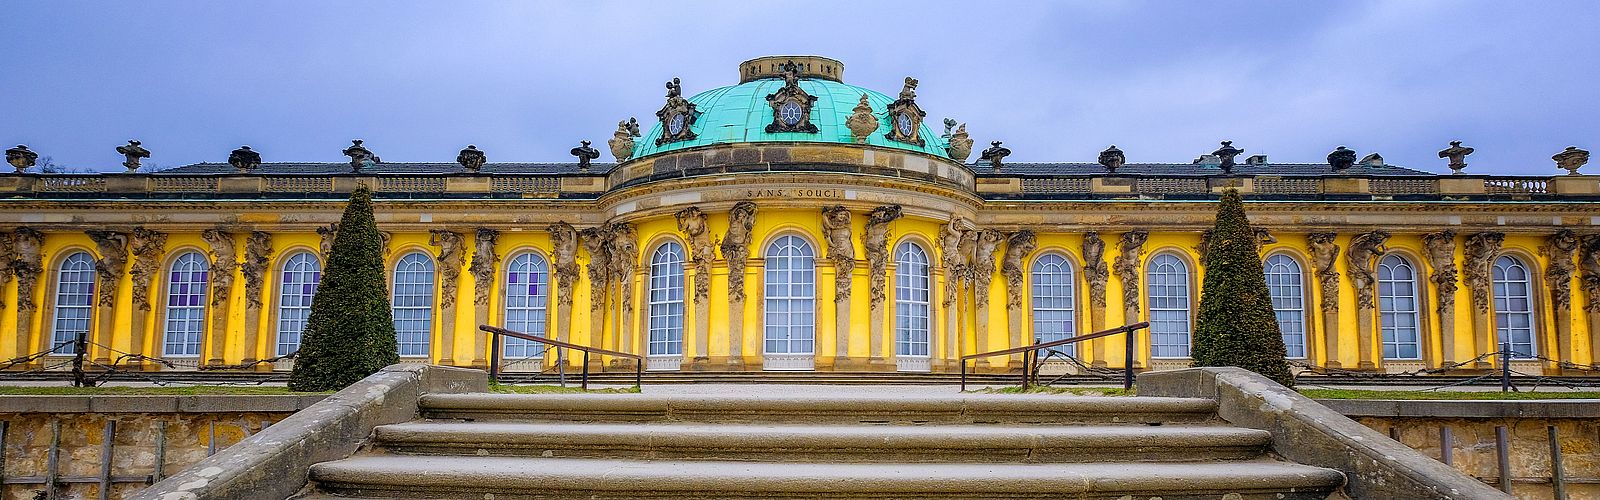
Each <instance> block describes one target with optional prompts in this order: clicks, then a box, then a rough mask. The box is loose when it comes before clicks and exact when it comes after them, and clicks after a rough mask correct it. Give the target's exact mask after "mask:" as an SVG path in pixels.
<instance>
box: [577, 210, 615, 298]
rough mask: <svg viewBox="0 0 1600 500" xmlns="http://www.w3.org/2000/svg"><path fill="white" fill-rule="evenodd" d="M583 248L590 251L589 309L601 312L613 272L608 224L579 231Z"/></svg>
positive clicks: (588, 267)
mask: <svg viewBox="0 0 1600 500" xmlns="http://www.w3.org/2000/svg"><path fill="white" fill-rule="evenodd" d="M578 234H579V236H581V239H582V240H583V249H584V250H585V251H588V252H589V264H588V266H587V269H588V271H589V310H590V311H594V312H599V311H600V309H601V308H602V307H603V306H604V305H605V303H606V284H607V283H608V282H609V281H610V280H609V279H607V277H608V276H609V274H610V272H611V254H610V252H608V250H607V248H608V247H609V242H610V241H611V233H610V231H608V230H607V228H606V226H595V227H591V228H587V229H584V230H583V231H581V232H579V233H578Z"/></svg>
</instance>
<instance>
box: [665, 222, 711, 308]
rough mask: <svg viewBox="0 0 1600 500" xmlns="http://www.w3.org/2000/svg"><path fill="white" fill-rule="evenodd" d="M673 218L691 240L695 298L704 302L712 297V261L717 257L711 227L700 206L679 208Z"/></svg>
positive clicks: (690, 248)
mask: <svg viewBox="0 0 1600 500" xmlns="http://www.w3.org/2000/svg"><path fill="white" fill-rule="evenodd" d="M673 218H675V219H677V220H678V231H680V232H682V233H683V237H684V239H685V240H686V241H688V242H689V264H691V265H693V266H694V300H695V302H697V303H698V302H704V301H706V300H707V299H709V298H711V261H713V260H716V259H717V251H716V243H715V242H713V241H711V240H712V238H711V227H710V226H709V225H708V224H707V223H706V214H705V212H702V211H700V207H689V208H685V209H683V210H679V211H678V213H676V214H674V215H673Z"/></svg>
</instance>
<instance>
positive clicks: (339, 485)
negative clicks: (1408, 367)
mask: <svg viewBox="0 0 1600 500" xmlns="http://www.w3.org/2000/svg"><path fill="white" fill-rule="evenodd" d="M311 477H312V479H313V480H314V481H316V483H317V485H318V488H319V490H318V491H320V492H323V493H332V494H338V495H353V496H365V497H379V498H438V499H473V500H478V499H483V498H494V499H496V500H513V499H534V498H539V499H555V498H584V499H612V498H616V499H621V498H712V499H720V498H751V497H762V498H996V499H1010V498H1061V497H1062V496H1063V495H1067V496H1070V497H1071V498H1074V499H1108V500H1109V499H1115V498H1119V497H1121V496H1123V495H1135V496H1138V497H1140V498H1149V497H1152V496H1159V497H1161V498H1163V499H1167V500H1171V499H1190V498H1193V499H1200V498H1204V499H1208V500H1216V499H1218V498H1229V499H1241V500H1254V499H1263V500H1264V499H1275V500H1276V499H1291V500H1297V499H1318V500H1320V499H1323V498H1326V497H1327V496H1328V494H1329V493H1330V492H1332V491H1333V490H1334V489H1335V488H1338V487H1339V486H1340V485H1341V484H1342V483H1343V481H1344V476H1343V475H1342V474H1340V473H1339V472H1338V471H1334V470H1330V469H1323V468H1318V467H1309V466H1304V465H1297V464H1289V463H1282V462H1272V461H1265V460H1262V461H1248V462H1183V463H1142V464H1138V465H1136V466H1130V465H1129V464H1125V463H1085V464H944V463H940V464H929V463H924V464H901V463H865V464H863V463H854V464H818V463H771V462H723V461H672V460H603V459H581V458H528V457H464V456H397V455H370V456H359V457H354V458H348V459H344V460H338V461H333V462H324V463H321V464H317V465H314V466H312V468H311ZM491 495H492V496H491ZM1225 495H1226V496H1225Z"/></svg>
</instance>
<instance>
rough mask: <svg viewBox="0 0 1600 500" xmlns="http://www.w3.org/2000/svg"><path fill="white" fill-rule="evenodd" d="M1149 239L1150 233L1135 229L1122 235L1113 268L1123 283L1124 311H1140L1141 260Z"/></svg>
mask: <svg viewBox="0 0 1600 500" xmlns="http://www.w3.org/2000/svg"><path fill="white" fill-rule="evenodd" d="M1148 239H1150V233H1149V232H1147V231H1144V230H1142V229H1135V230H1132V231H1128V232H1126V233H1122V240H1121V241H1119V242H1117V251H1118V255H1117V259H1116V261H1115V262H1113V263H1112V264H1111V267H1112V269H1114V270H1115V271H1116V272H1117V279H1118V280H1120V281H1122V308H1123V309H1127V310H1137V309H1139V258H1140V257H1141V256H1143V255H1144V242H1145V241H1146V240H1148ZM1131 320H1132V319H1131V318H1130V321H1131Z"/></svg>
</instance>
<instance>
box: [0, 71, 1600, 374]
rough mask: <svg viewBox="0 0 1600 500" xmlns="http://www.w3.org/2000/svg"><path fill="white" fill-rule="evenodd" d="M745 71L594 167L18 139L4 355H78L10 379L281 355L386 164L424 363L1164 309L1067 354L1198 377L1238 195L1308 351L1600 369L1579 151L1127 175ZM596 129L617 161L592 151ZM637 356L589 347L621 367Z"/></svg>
mask: <svg viewBox="0 0 1600 500" xmlns="http://www.w3.org/2000/svg"><path fill="white" fill-rule="evenodd" d="M738 71H739V75H738V76H739V78H738V80H737V83H736V84H734V85H729V86H723V87H717V88H713V89H710V90H705V91H702V92H699V93H696V94H693V95H689V94H685V93H684V89H685V88H686V87H689V88H692V87H693V86H694V85H695V84H699V83H700V82H699V81H697V82H694V83H693V84H691V83H688V82H680V81H679V80H678V79H676V78H675V79H673V80H672V81H671V82H669V83H668V84H667V87H666V92H667V95H666V99H665V102H664V105H663V106H662V107H661V109H660V110H658V111H656V112H655V116H654V117H647V118H646V119H645V120H644V121H645V122H646V123H644V124H641V123H640V122H639V121H638V120H634V119H629V120H625V121H622V122H621V123H619V124H618V128H617V130H616V131H615V133H614V137H613V138H611V139H610V140H609V141H607V143H606V144H604V145H600V147H598V148H596V147H590V146H589V145H588V143H587V142H585V143H584V144H583V145H581V146H579V147H578V148H574V149H573V150H572V154H573V155H575V156H576V157H577V161H575V162H572V163H498V162H493V161H486V160H488V156H487V155H492V153H493V152H492V151H480V150H478V149H477V148H476V147H473V146H468V147H467V149H465V150H462V151H461V152H460V156H459V158H458V162H457V163H402V162H388V161H382V160H380V159H379V157H378V155H376V154H374V152H373V151H372V150H369V149H368V147H369V146H368V145H364V144H363V143H362V142H361V141H355V142H354V144H352V145H351V146H350V147H349V148H347V149H345V151H344V153H345V154H346V155H347V156H349V157H350V158H351V159H350V161H349V162H341V163H278V162H274V161H271V160H272V159H271V158H270V156H271V152H270V151H261V152H256V151H252V150H250V149H249V148H248V147H242V148H240V149H238V150H236V151H234V152H233V154H232V155H230V156H229V158H228V161H227V162H225V163H224V162H219V163H201V164H194V165H187V166H182V167H177V168H172V169H169V170H163V171H154V172H141V171H137V170H136V169H137V168H138V167H139V160H140V159H141V158H143V157H147V156H148V155H149V152H148V151H147V150H145V149H144V147H143V146H141V145H140V144H138V143H137V142H130V143H129V144H127V145H124V146H120V147H118V148H117V151H118V152H119V153H122V154H123V155H124V156H125V158H126V160H127V162H126V163H124V165H125V166H127V167H128V172H127V173H99V174H60V173H40V172H35V171H33V170H34V169H35V168H34V166H33V163H34V158H35V157H36V153H34V152H32V151H30V150H28V149H27V148H25V147H21V146H19V147H17V148H12V149H11V150H9V151H8V152H7V160H8V161H9V162H10V163H11V164H12V165H13V166H16V167H17V172H16V173H13V174H6V175H0V232H3V233H4V234H3V236H4V238H0V242H3V243H4V245H0V253H3V254H4V255H0V266H3V272H0V279H3V280H4V281H3V282H0V283H3V288H0V290H3V292H0V299H3V303H4V308H3V311H0V333H3V335H0V340H3V342H0V360H3V359H16V358H27V357H28V356H29V355H31V354H34V353H39V352H42V351H47V350H51V349H55V350H54V352H52V353H51V354H50V355H47V356H41V357H37V358H35V359H28V360H26V361H25V362H20V363H16V364H15V366H12V367H11V368H10V369H13V370H16V369H38V368H43V367H49V366H55V365H59V364H60V362H61V360H63V359H67V358H68V357H69V356H70V355H71V354H72V350H73V349H74V345H75V342H74V341H75V340H76V339H78V338H79V337H80V336H83V337H84V338H86V339H87V340H88V341H87V343H86V344H84V345H86V346H87V349H88V352H87V354H88V358H89V359H91V360H92V362H93V363H98V364H100V365H113V364H115V365H116V366H119V367H137V368H138V369H143V370H161V371H170V370H195V369H199V368H203V367H213V368H217V367H221V368H230V367H231V369H235V370H252V371H266V370H273V369H278V370H283V369H287V368H288V367H289V366H291V363H292V359H278V358H280V357H283V356H285V355H289V354H291V353H294V352H295V351H296V350H297V349H298V344H299V338H300V331H301V329H302V328H303V326H304V325H305V321H306V317H307V315H308V312H309V309H310V303H311V298H312V296H313V294H314V293H315V290H316V287H317V282H318V280H319V278H320V276H321V272H322V266H323V263H324V262H325V257H326V256H325V253H326V251H327V248H328V245H329V243H330V242H331V239H332V236H333V235H334V234H335V233H336V232H337V231H338V230H339V228H338V227H337V224H336V223H337V222H338V220H339V218H340V214H341V211H342V209H343V207H344V205H345V204H346V201H347V200H348V198H349V195H350V193H351V192H352V191H353V190H355V189H356V188H357V187H360V186H366V187H370V188H371V189H372V190H373V192H374V200H375V201H374V205H375V212H376V215H377V220H378V226H379V229H380V230H381V231H382V232H383V234H384V237H385V242H384V244H385V246H386V248H385V255H386V256H387V257H386V259H387V266H388V273H389V287H390V289H391V297H390V302H391V304H392V307H393V316H394V322H395V327H396V330H397V333H398V336H399V345H400V354H401V356H402V357H403V358H404V359H407V360H414V361H422V362H429V363H436V364H444V365H456V366H485V365H486V364H487V363H488V359H487V358H488V356H489V355H490V352H491V349H490V348H489V342H490V340H489V339H490V337H489V336H488V335H487V334H485V333H483V332H481V331H479V330H478V326H479V325H494V326H501V327H504V328H507V329H511V330H516V331H521V332H528V333H532V334H536V335H541V336H548V337H553V338H558V339H561V340H565V341H568V342H573V343H577V344H582V345H588V346H594V347H601V348H605V349H611V350H617V351H623V352H628V353H638V354H643V355H646V356H647V359H648V362H647V367H648V369H649V370H685V371H688V370H705V371H759V370H819V371H822V370H832V371H907V372H925V371H936V372H937V371H954V370H958V369H959V368H958V365H957V362H956V360H957V359H958V358H959V357H960V356H961V355H963V354H973V353H978V352H987V351H992V350H999V349H1004V348H1008V347H1015V346H1020V345H1023V344H1025V343H1031V342H1034V341H1048V340H1055V339H1060V338H1065V337H1067V336H1072V335H1082V334H1087V333H1090V332H1094V331H1098V330H1102V329H1106V328H1111V327H1116V326H1121V325H1124V324H1128V323H1134V322H1138V321H1149V322H1150V324H1151V327H1150V329H1149V330H1148V331H1147V332H1141V333H1140V334H1139V337H1138V339H1139V340H1138V348H1137V350H1136V356H1135V359H1132V360H1128V359H1125V356H1124V354H1123V351H1122V348H1121V340H1120V339H1119V338H1116V337H1112V338H1107V339H1100V340H1095V341H1090V342H1087V343H1086V344H1085V345H1081V346H1078V347H1076V348H1075V349H1073V350H1071V352H1072V354H1073V355H1074V356H1076V357H1077V358H1079V359H1081V360H1083V362H1084V363H1088V364H1091V365H1094V366H1109V367H1121V366H1124V365H1125V363H1129V362H1131V363H1134V364H1135V365H1136V366H1137V367H1140V368H1155V369H1160V368H1170V367H1178V366H1185V365H1187V363H1188V362H1189V361H1188V356H1189V347H1190V341H1191V336H1190V334H1191V332H1192V330H1193V326H1194V318H1195V312H1196V310H1197V307H1198V305H1199V300H1200V284H1201V283H1202V281H1203V279H1202V277H1203V275H1204V273H1205V269H1204V268H1203V267H1202V265H1201V263H1202V259H1201V252H1202V250H1203V249H1204V248H1205V244H1204V241H1205V238H1206V231H1207V229H1209V228H1210V226H1211V224H1212V219H1213V216H1214V214H1215V211H1216V200H1217V199H1218V197H1219V196H1220V194H1221V193H1222V192H1223V191H1224V190H1227V189H1237V190H1239V192H1240V193H1242V194H1243V195H1244V198H1245V203H1246V210H1247V211H1248V212H1249V214H1250V217H1251V222H1252V224H1253V225H1254V226H1255V227H1256V228H1257V232H1258V234H1259V236H1260V240H1261V242H1260V248H1261V255H1262V260H1263V262H1264V265H1265V271H1266V276H1267V280H1268V283H1269V285H1270V288H1271V291H1272V294H1273V305H1274V307H1275V308H1276V309H1277V312H1278V321H1279V326H1280V328H1281V330H1282V334H1283V338H1284V341H1285V343H1286V344H1287V347H1288V352H1289V355H1290V356H1291V357H1292V358H1297V359H1299V360H1301V361H1302V362H1303V363H1304V364H1306V365H1312V366H1319V367H1328V368H1340V369H1345V370H1370V371H1375V372H1384V371H1387V372H1414V371H1417V370H1422V369H1426V368H1438V367H1442V366H1450V365H1454V364H1456V363H1464V364H1463V365H1461V368H1463V369H1469V370H1470V369H1485V368H1491V367H1494V366H1497V364H1498V360H1496V359H1494V358H1493V357H1492V356H1484V355H1485V354H1488V353H1492V352H1496V351H1499V350H1500V345H1502V344H1505V345H1509V346H1510V348H1511V350H1513V351H1514V352H1515V353H1516V354H1517V359H1516V361H1514V362H1513V363H1514V364H1517V365H1519V366H1517V367H1516V368H1517V369H1518V371H1520V372H1522V373H1530V374H1534V373H1542V374H1557V373H1560V374H1564V375H1584V374H1591V373H1595V372H1591V371H1588V370H1586V369H1587V368H1592V367H1591V366H1589V365H1591V364H1592V363H1595V362H1596V360H1597V359H1600V343H1596V342H1595V341H1594V339H1593V333H1594V332H1595V331H1597V330H1600V236H1596V235H1600V227H1597V226H1600V208H1597V207H1600V205H1597V204H1596V202H1597V201H1600V177H1597V176H1590V175H1581V174H1578V173H1577V170H1578V168H1579V167H1580V166H1581V165H1582V164H1583V163H1584V161H1586V160H1587V155H1588V154H1587V153H1586V152H1584V151H1582V150H1578V149H1573V148H1569V149H1568V150H1567V151H1563V152H1560V153H1558V154H1556V156H1555V157H1554V159H1555V161H1556V163H1557V166H1560V167H1562V168H1566V169H1568V170H1569V172H1570V175H1567V174H1566V173H1562V174H1561V175H1551V176H1540V177H1529V176H1497V175H1483V174H1478V173H1476V172H1468V171H1466V170H1465V169H1464V167H1466V161H1465V158H1466V156H1467V155H1468V154H1470V153H1471V148H1468V147H1465V146H1462V145H1460V144H1459V143H1456V144H1453V145H1452V146H1451V147H1450V148H1449V149H1446V150H1444V151H1441V152H1440V157H1441V163H1440V165H1441V166H1446V165H1447V166H1449V167H1450V168H1451V169H1452V170H1455V172H1454V173H1452V174H1443V175H1441V174H1434V173H1429V172H1425V171H1421V170H1415V169H1411V168H1404V167H1400V166H1395V165H1388V164H1386V163H1384V161H1383V159H1382V157H1381V156H1379V155H1377V154H1370V155H1366V156H1365V158H1357V156H1358V155H1357V153H1356V152H1355V151H1352V150H1348V149H1345V148H1343V147H1339V148H1338V149H1337V150H1334V151H1333V153H1332V154H1329V155H1328V156H1327V160H1326V161H1317V162H1309V163H1278V162H1276V161H1275V160H1269V159H1268V158H1266V157H1265V156H1260V155H1257V156H1247V155H1245V154H1243V150H1241V149H1240V148H1239V147H1236V146H1234V145H1233V144H1231V143H1229V142H1223V143H1222V146H1221V148H1220V149H1218V150H1216V151H1215V152H1211V153H1207V154H1202V155H1200V157H1199V159H1196V160H1194V161H1192V162H1184V163H1128V162H1126V158H1125V155H1124V154H1123V152H1121V151H1119V150H1117V149H1116V148H1115V147H1112V148H1109V149H1107V150H1106V151H1104V152H1102V153H1100V156H1099V159H1098V161H1096V162H1082V163H1071V162H1068V163H1013V162H1010V161H1007V160H1006V155H1007V154H1009V151H1008V150H1006V149H1005V148H1004V147H1003V146H1002V145H1001V144H1000V143H999V142H994V143H992V144H986V145H978V146H974V140H973V139H972V138H971V137H969V134H968V131H967V128H966V125H965V124H959V125H958V124H957V123H956V122H955V121H952V120H948V119H947V120H943V122H942V124H941V123H940V122H938V121H937V120H936V121H934V122H931V123H930V122H929V116H930V115H929V112H930V111H932V112H933V113H935V114H934V115H931V116H937V114H936V113H937V110H928V111H925V110H924V109H923V108H922V105H921V104H920V103H919V102H918V94H917V91H918V89H917V83H918V82H917V81H916V80H915V79H912V78H906V79H905V81H904V82H903V84H902V87H901V88H899V89H892V92H891V93H882V92H879V91H877V90H873V89H869V88H865V87H859V86H856V85H853V84H851V83H847V82H848V80H846V79H845V73H844V65H843V64H841V63H840V62H839V61H835V60H832V59H828V58H824V57H815V56H795V57H789V56H783V57H762V58H757V59H752V60H750V61H746V62H744V63H742V64H740V65H739V68H738ZM708 79H709V78H708ZM696 80H700V78H696ZM702 81H703V80H702ZM895 83H901V82H895ZM886 90H888V89H886ZM940 125H943V126H942V127H941V126H940ZM645 126H647V129H646V127H645ZM974 127H975V129H977V128H979V127H981V124H978V123H975V124H974ZM641 132H642V133H641ZM1240 146H1245V145H1243V144H1241V145H1240ZM373 149H380V148H378V147H375V145H374V147H373ZM602 149H609V153H610V155H611V156H613V157H615V159H616V162H615V163H601V162H594V161H592V160H597V159H599V157H600V156H601V151H600V150H602ZM108 153H109V152H108ZM1322 154H1323V153H1321V152H1316V153H1310V154H1308V156H1312V157H1320V156H1321V155H1322ZM220 156H221V155H219V159H220ZM974 156H976V157H977V159H976V160H972V161H969V159H970V158H972V157H974ZM263 157H266V160H265V161H264V160H263ZM1236 160H1237V161H1236ZM500 351H501V353H502V357H503V358H504V363H506V365H507V366H508V367H510V368H512V369H521V370H541V369H545V368H548V367H549V366H550V365H551V364H552V363H554V355H553V354H548V353H547V352H546V351H545V349H544V348H543V347H542V346H540V345H538V344H533V343H530V342H526V341H517V340H507V341H506V344H505V345H504V348H503V349H501V350H500ZM141 356H142V357H149V358H158V359H160V360H165V361H167V362H169V363H170V365H168V364H163V363H157V362H152V361H148V360H144V359H142V358H141ZM1020 359H1021V358H1018V357H1012V358H1006V357H996V358H992V359H988V360H985V361H986V362H983V363H979V366H978V369H980V370H989V371H1000V370H1009V369H1015V368H1016V367H1017V366H1018V364H1019V363H1020ZM262 360H271V361H272V362H262ZM613 361H616V360H594V361H593V362H594V363H596V364H598V365H601V366H607V367H608V368H618V369H621V368H627V367H624V366H619V365H621V364H620V363H614V362H613ZM573 362H574V363H575V362H576V361H573ZM0 366H4V364H3V363H0Z"/></svg>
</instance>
